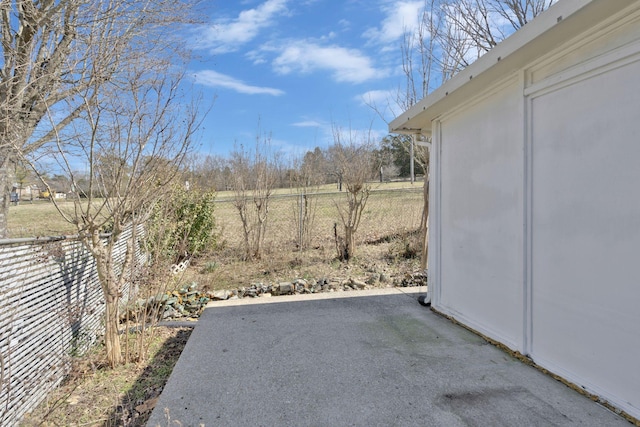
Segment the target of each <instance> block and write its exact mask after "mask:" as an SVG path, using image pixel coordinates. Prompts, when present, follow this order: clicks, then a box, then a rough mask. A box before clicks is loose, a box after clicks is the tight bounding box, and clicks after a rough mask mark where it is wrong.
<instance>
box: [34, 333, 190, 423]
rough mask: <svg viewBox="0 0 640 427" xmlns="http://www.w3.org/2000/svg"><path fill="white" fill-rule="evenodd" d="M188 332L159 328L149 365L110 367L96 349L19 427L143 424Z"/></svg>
mask: <svg viewBox="0 0 640 427" xmlns="http://www.w3.org/2000/svg"><path fill="white" fill-rule="evenodd" d="M190 334H191V329H190V328H166V327H164V328H163V327H161V328H157V333H156V334H155V335H154V337H153V342H152V345H151V346H150V355H149V356H150V357H149V363H147V364H145V365H137V364H134V363H131V364H128V365H124V366H122V367H120V368H118V369H115V370H114V369H110V368H107V364H106V361H105V360H104V357H103V355H102V353H101V352H97V351H96V352H93V353H91V354H89V355H88V356H85V357H83V358H81V359H77V360H75V363H74V367H73V370H72V372H71V374H70V375H69V376H68V377H67V379H66V380H65V382H64V383H63V384H62V385H61V386H60V387H58V388H57V389H56V390H55V391H53V392H52V393H50V394H49V396H47V399H46V400H45V401H44V402H42V403H41V404H40V405H39V406H38V407H37V408H36V409H35V410H34V411H32V412H31V414H28V415H27V416H26V417H25V418H24V419H23V421H22V423H21V425H22V426H25V427H32V426H33V427H35V426H104V427H110V426H144V425H145V423H146V421H147V420H148V419H149V416H150V415H151V411H152V410H153V408H154V406H155V402H156V400H157V398H158V396H159V395H160V392H161V391H162V389H163V387H164V385H165V384H166V382H167V380H168V378H169V375H170V374H171V371H172V370H173V367H174V366H175V364H176V362H177V361H178V358H179V357H180V353H181V352H182V349H183V348H184V345H185V344H186V342H187V339H188V338H189V335H190Z"/></svg>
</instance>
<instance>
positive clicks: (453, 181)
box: [434, 79, 523, 349]
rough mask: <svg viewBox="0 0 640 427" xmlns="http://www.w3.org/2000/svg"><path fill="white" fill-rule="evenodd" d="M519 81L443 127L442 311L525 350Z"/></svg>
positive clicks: (503, 88) (466, 110)
mask: <svg viewBox="0 0 640 427" xmlns="http://www.w3.org/2000/svg"><path fill="white" fill-rule="evenodd" d="M518 87H519V84H518V80H517V79H514V80H513V81H511V82H510V83H509V84H507V85H503V86H502V87H501V88H499V89H497V90H496V91H495V93H493V94H492V96H491V98H490V99H485V100H482V102H479V103H476V104H475V105H472V106H469V107H467V108H465V109H464V110H462V111H459V112H456V114H455V115H453V116H450V117H449V118H445V119H443V121H442V125H441V137H440V147H441V156H442V157H441V170H442V174H441V176H440V181H441V191H442V193H441V194H442V199H441V201H440V202H441V204H440V209H441V211H440V217H441V230H442V235H441V243H442V247H441V254H440V255H441V259H440V269H441V270H440V279H441V281H442V283H443V284H444V285H443V286H442V288H441V292H440V295H439V298H438V299H437V300H436V301H435V302H434V305H435V307H436V308H437V309H439V310H441V311H444V312H446V313H447V314H451V315H454V316H455V317H457V318H459V319H461V320H463V321H465V322H466V323H469V324H470V325H471V326H473V327H475V328H477V329H479V330H480V331H482V332H483V333H485V334H487V335H489V336H491V337H493V338H496V339H499V340H500V341H502V342H505V343H507V344H508V345H510V346H512V347H514V348H518V349H520V343H521V342H522V338H521V336H522V328H523V326H522V321H523V316H522V298H523V296H522V281H523V272H522V247H523V242H522V235H523V231H522V215H523V213H522V185H523V184H522V176H523V166H522V165H523V162H522V160H521V159H522V139H523V127H522V117H523V113H522V107H521V104H522V97H521V96H518V91H517V88H518Z"/></svg>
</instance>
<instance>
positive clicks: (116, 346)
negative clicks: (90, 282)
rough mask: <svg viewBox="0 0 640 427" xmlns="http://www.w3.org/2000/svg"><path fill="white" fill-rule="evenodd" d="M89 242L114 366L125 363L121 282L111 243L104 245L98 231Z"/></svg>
mask: <svg viewBox="0 0 640 427" xmlns="http://www.w3.org/2000/svg"><path fill="white" fill-rule="evenodd" d="M90 239H91V240H90V241H89V242H85V245H87V246H88V248H89V250H90V251H91V252H92V253H93V255H94V258H95V260H96V269H97V270H98V277H99V278H100V285H101V286H102V293H103V295H104V301H105V313H104V315H105V319H104V344H105V347H106V350H107V361H108V362H109V365H110V366H111V367H112V368H115V367H116V366H118V365H121V364H122V363H123V358H122V349H121V347H120V335H119V333H118V325H119V316H118V304H119V300H120V289H119V283H118V280H117V279H116V277H114V275H113V269H112V268H111V267H113V266H112V265H111V262H112V259H111V251H112V246H111V245H102V242H101V241H100V236H99V234H98V232H94V233H92V235H91V237H90ZM89 245H90V246H89Z"/></svg>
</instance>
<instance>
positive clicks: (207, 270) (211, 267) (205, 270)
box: [200, 261, 218, 274]
mask: <svg viewBox="0 0 640 427" xmlns="http://www.w3.org/2000/svg"><path fill="white" fill-rule="evenodd" d="M217 268H218V263H217V262H215V261H208V262H206V263H205V264H204V265H203V266H202V268H201V269H200V273H202V274H211V273H213V272H214V271H216V269H217Z"/></svg>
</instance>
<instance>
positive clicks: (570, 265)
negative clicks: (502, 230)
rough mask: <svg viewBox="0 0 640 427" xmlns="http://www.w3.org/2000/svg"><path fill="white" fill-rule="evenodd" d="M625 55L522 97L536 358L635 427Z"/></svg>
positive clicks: (633, 156) (638, 291)
mask: <svg viewBox="0 0 640 427" xmlns="http://www.w3.org/2000/svg"><path fill="white" fill-rule="evenodd" d="M635 25H638V23H637V22H636V23H635ZM636 28H637V27H636ZM627 30H628V27H623V28H621V31H620V33H619V34H611V35H610V37H607V38H605V39H604V40H600V43H598V45H602V44H604V42H606V41H607V40H608V39H619V37H618V36H619V35H620V34H625V35H628V31H627ZM636 37H637V38H638V39H640V37H638V32H637V31H636ZM588 46H589V45H587V46H586V47H585V49H583V53H584V55H585V57H587V58H589V57H591V56H592V55H590V54H589V52H590V51H589V49H588ZM594 47H595V46H594ZM594 50H595V49H594ZM625 51H626V53H623V54H620V52H622V50H620V49H618V50H613V51H609V52H607V53H603V54H602V55H601V56H600V57H599V60H598V61H593V60H590V61H586V60H585V61H579V62H578V64H579V65H580V69H579V70H577V69H575V68H574V69H575V70H576V71H577V72H576V73H570V72H569V73H567V72H566V71H565V73H564V76H563V75H560V76H559V75H557V74H556V75H555V76H554V75H552V76H550V77H549V78H548V81H549V83H552V84H550V85H549V86H548V87H546V86H545V85H544V81H543V82H541V83H538V88H537V89H538V90H537V91H535V92H532V93H531V94H530V96H529V97H530V110H531V116H530V117H531V119H530V120H531V147H532V152H531V153H532V176H531V179H532V202H531V208H532V211H531V212H532V214H531V223H532V230H533V239H532V242H531V251H530V252H531V269H532V278H531V308H532V313H531V314H532V319H531V328H532V343H531V356H532V357H533V359H534V360H536V361H537V362H538V363H539V364H541V365H543V366H545V367H547V368H549V369H551V370H552V371H554V372H557V373H560V374H562V376H564V377H565V378H568V379H571V380H573V381H577V382H579V383H580V384H582V385H587V386H588V387H589V388H590V389H591V390H592V391H595V392H596V393H597V394H599V395H601V396H604V397H606V398H608V399H609V400H616V401H620V402H627V403H628V407H626V408H625V409H627V410H628V411H629V412H635V414H636V416H637V415H638V414H640V386H639V385H640V369H639V368H638V360H640V329H639V328H640V310H639V309H638V303H639V302H640V286H639V281H638V273H637V271H638V270H637V264H638V261H640V255H639V252H638V248H639V247H640V190H639V189H638V185H639V184H640V167H639V166H638V159H640V145H639V143H640V131H639V130H638V127H637V122H638V120H639V119H640V92H638V88H640V40H637V41H636V42H635V43H631V44H627V45H626V46H625ZM634 52H635V53H634ZM576 59H579V58H576ZM560 77H565V78H560Z"/></svg>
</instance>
